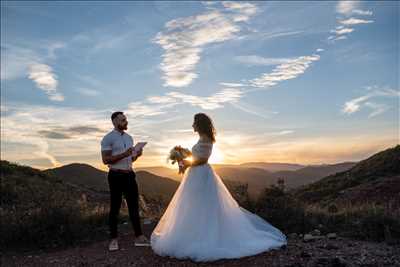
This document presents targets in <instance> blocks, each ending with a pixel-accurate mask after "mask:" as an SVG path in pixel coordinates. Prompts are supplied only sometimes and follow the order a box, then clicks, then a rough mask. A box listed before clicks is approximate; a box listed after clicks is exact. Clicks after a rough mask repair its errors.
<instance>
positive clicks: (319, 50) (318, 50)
mask: <svg viewBox="0 0 400 267" xmlns="http://www.w3.org/2000/svg"><path fill="white" fill-rule="evenodd" d="M323 51H325V49H322V48H318V49H317V50H316V52H317V53H318V52H323Z"/></svg>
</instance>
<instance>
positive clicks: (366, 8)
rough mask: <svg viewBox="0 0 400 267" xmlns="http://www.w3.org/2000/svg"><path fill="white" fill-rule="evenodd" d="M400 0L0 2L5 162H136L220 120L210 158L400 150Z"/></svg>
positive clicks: (307, 160) (161, 157) (301, 159)
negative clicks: (200, 120) (119, 147)
mask: <svg viewBox="0 0 400 267" xmlns="http://www.w3.org/2000/svg"><path fill="white" fill-rule="evenodd" d="M399 10H400V9H399V2H397V1H365V2H363V1H340V2H334V1H330V2H328V1H321V2H317V1H310V2H306V1H305V2H300V1H286V2H285V1H282V2H276V1H268V2H262V1H257V2H211V1H207V2H200V1H188V2H183V1H179V2H174V1H158V2H149V1H146V2H145V1H143V2H141V1H131V2H129V1H125V2H95V1H86V2H85V1H70V2H62V1H57V2H33V1H29V2H23V1H15V2H14V1H1V158H2V159H3V160H9V161H12V162H18V163H20V164H25V165H30V166H33V167H37V168H41V169H45V168H52V167H56V166H60V165H64V164H69V163H73V162H80V163H87V164H91V165H93V166H95V167H97V168H102V169H105V168H106V166H105V165H103V164H102V162H101V153H100V141H101V139H102V137H103V136H104V135H105V134H107V133H108V132H109V131H111V130H112V128H113V126H112V124H111V120H110V115H111V113H112V112H113V111H117V110H118V111H123V112H124V113H125V114H126V115H127V118H128V121H129V125H128V133H129V134H131V135H132V136H133V138H134V142H139V141H146V142H148V145H147V146H146V148H145V151H144V153H143V156H142V157H141V158H140V159H139V160H138V161H137V162H135V163H134V166H136V167H144V166H167V165H168V163H167V161H166V159H167V156H168V153H169V150H170V149H171V148H172V147H173V146H175V145H182V146H184V147H187V148H191V147H192V146H193V145H194V144H195V142H196V141H197V139H198V136H197V134H196V133H194V132H193V129H192V127H191V125H192V122H193V116H194V114H196V113H198V112H204V113H206V114H208V115H209V116H210V117H211V118H212V119H213V122H214V125H215V127H216V130H217V136H216V139H217V142H216V143H215V145H214V149H213V154H212V156H211V159H210V162H211V163H226V164H239V163H243V162H253V161H263V162H290V163H299V164H324V163H337V162H343V161H358V160H362V159H364V158H367V157H368V156H370V155H372V154H374V153H376V152H378V151H380V150H383V149H386V148H389V147H392V146H394V145H396V144H398V143H399V96H400V91H399V90H400V89H399V78H398V77H399V59H400V57H399Z"/></svg>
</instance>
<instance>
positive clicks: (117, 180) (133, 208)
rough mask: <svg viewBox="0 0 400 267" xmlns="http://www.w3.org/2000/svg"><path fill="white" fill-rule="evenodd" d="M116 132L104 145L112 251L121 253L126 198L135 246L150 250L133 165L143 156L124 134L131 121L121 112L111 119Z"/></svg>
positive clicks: (102, 154) (104, 141)
mask: <svg viewBox="0 0 400 267" xmlns="http://www.w3.org/2000/svg"><path fill="white" fill-rule="evenodd" d="M111 121H112V123H113V125H114V129H113V130H112V131H111V132H109V133H108V134H106V135H105V136H104V137H103V140H102V141H101V156H102V160H103V163H104V164H107V165H108V167H109V172H108V184H109V187H110V213H109V227H110V237H111V242H110V244H109V247H108V248H109V250H110V251H114V250H118V249H119V247H118V239H117V237H118V229H117V227H118V215H119V210H120V207H121V202H122V194H124V196H125V199H126V202H127V204H128V210H129V218H130V220H131V222H132V226H133V229H134V231H135V246H149V241H148V240H147V238H146V237H145V236H144V235H143V233H142V228H141V225H140V217H139V193H138V186H137V183H136V180H135V177H136V175H135V173H134V172H133V170H132V163H133V162H134V161H136V160H137V159H138V158H139V157H140V156H141V155H142V150H140V151H139V152H138V153H132V152H134V150H133V139H132V137H131V136H130V135H129V134H128V133H126V132H124V131H125V130H127V129H128V121H127V119H126V116H125V115H124V113H123V112H121V111H117V112H114V113H113V114H112V115H111Z"/></svg>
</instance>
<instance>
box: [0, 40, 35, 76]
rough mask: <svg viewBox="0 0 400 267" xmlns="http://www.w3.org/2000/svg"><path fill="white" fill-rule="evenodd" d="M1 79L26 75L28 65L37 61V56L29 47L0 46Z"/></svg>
mask: <svg viewBox="0 0 400 267" xmlns="http://www.w3.org/2000/svg"><path fill="white" fill-rule="evenodd" d="M0 59H1V80H14V79H18V78H23V77H26V76H27V73H28V69H29V66H30V65H32V64H34V63H35V62H39V56H38V55H37V54H36V53H35V52H34V51H32V50H31V49H27V48H23V47H19V46H14V45H7V44H6V45H4V46H3V44H2V46H1V58H0Z"/></svg>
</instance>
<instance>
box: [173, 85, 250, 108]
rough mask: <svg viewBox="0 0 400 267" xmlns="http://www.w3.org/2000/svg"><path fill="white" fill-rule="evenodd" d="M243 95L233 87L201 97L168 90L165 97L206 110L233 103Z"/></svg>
mask: <svg viewBox="0 0 400 267" xmlns="http://www.w3.org/2000/svg"><path fill="white" fill-rule="evenodd" d="M242 96H243V92H242V91H241V90H238V89H234V88H227V89H223V90H221V91H219V92H217V93H215V94H213V95H211V96H207V97H201V96H195V95H189V94H183V93H180V92H170V93H168V94H167V97H172V98H175V99H176V100H177V101H179V102H181V103H187V104H190V105H192V106H198V107H201V108H203V109H206V110H212V109H217V108H222V107H223V103H235V102H237V101H238V100H239V99H240V98H241V97H242Z"/></svg>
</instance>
